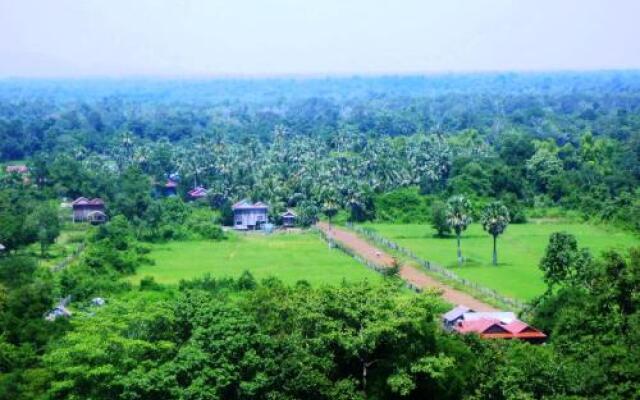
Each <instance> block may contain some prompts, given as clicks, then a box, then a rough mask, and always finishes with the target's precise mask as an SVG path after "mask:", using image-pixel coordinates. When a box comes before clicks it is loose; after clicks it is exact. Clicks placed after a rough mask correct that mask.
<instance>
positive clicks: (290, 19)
mask: <svg viewBox="0 0 640 400" xmlns="http://www.w3.org/2000/svg"><path fill="white" fill-rule="evenodd" d="M602 68H606V69H609V68H640V0H600V1H597V0H529V1H525V0H513V1H507V0H466V1H463V0H453V1H452V0H439V1H429V0H395V1H384V0H315V1H312V0H298V1H294V0H226V1H221V0H0V76H4V77H7V76H87V75H117V76H121V75H173V76H175V75H178V76H182V75H220V74H230V75H255V74H260V75H262V74H291V73H293V74H336V73H338V74H343V73H346V74H350V73H361V74H368V73H373V74H378V73H419V72H434V71H476V70H554V69H602Z"/></svg>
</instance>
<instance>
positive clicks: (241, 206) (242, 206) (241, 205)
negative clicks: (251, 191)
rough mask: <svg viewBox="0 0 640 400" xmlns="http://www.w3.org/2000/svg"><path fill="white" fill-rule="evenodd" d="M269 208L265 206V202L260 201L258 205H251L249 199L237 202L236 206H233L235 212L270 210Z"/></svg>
mask: <svg viewBox="0 0 640 400" xmlns="http://www.w3.org/2000/svg"><path fill="white" fill-rule="evenodd" d="M268 208H269V206H268V205H266V204H264V203H263V202H261V201H259V202H257V203H254V204H251V202H250V201H248V200H247V199H244V200H240V201H239V202H237V203H236V204H234V205H233V206H231V209H233V210H251V209H264V210H266V209H268Z"/></svg>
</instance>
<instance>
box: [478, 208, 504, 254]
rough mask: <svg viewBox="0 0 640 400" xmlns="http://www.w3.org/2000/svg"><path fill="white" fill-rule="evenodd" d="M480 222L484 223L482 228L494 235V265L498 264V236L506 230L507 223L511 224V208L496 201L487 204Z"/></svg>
mask: <svg viewBox="0 0 640 400" xmlns="http://www.w3.org/2000/svg"><path fill="white" fill-rule="evenodd" d="M480 223H481V224H482V229H484V230H485V231H487V232H488V233H489V234H490V235H491V236H493V265H498V250H497V248H496V241H497V239H498V236H499V235H501V234H502V233H503V232H504V230H505V229H507V225H509V210H508V209H507V207H506V206H505V205H504V204H502V203H501V202H499V201H495V202H493V203H491V204H489V205H487V207H486V208H485V209H484V211H483V212H482V216H481V217H480Z"/></svg>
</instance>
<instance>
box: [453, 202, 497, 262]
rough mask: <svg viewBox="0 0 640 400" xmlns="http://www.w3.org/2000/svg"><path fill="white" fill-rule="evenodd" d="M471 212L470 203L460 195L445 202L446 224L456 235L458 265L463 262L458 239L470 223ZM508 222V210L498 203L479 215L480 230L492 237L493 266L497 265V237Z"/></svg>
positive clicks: (494, 203) (487, 207) (492, 204)
mask: <svg viewBox="0 0 640 400" xmlns="http://www.w3.org/2000/svg"><path fill="white" fill-rule="evenodd" d="M471 212H472V206H471V202H470V201H469V199H467V198H466V197H464V196H462V195H457V196H453V197H451V198H450V199H449V201H448V202H447V210H446V218H447V223H448V224H449V226H450V227H451V229H453V231H454V232H455V234H456V241H457V255H458V264H462V263H463V262H464V258H463V257H462V247H461V244H460V239H461V236H462V232H464V231H465V230H466V229H467V227H468V226H469V225H470V224H471V222H472V217H471ZM509 222H510V217H509V210H508V209H507V207H506V206H505V205H504V204H502V203H501V202H499V201H494V202H492V203H489V204H488V205H487V206H486V207H485V208H484V210H483V211H482V213H481V216H480V223H481V224H482V229H484V230H485V231H486V232H487V233H489V234H490V235H491V236H492V237H493V254H492V262H493V265H498V249H497V240H498V236H500V235H501V234H502V233H504V231H505V229H507V225H509Z"/></svg>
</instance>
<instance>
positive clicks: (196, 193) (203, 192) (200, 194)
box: [188, 186, 207, 200]
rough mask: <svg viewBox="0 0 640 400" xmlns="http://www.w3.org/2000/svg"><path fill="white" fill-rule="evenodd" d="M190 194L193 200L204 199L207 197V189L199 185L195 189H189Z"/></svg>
mask: <svg viewBox="0 0 640 400" xmlns="http://www.w3.org/2000/svg"><path fill="white" fill-rule="evenodd" d="M188 195H189V198H190V199H191V200H197V199H202V198H204V197H207V189H205V188H203V187H202V186H198V187H196V188H194V189H191V190H189V193H188Z"/></svg>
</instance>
